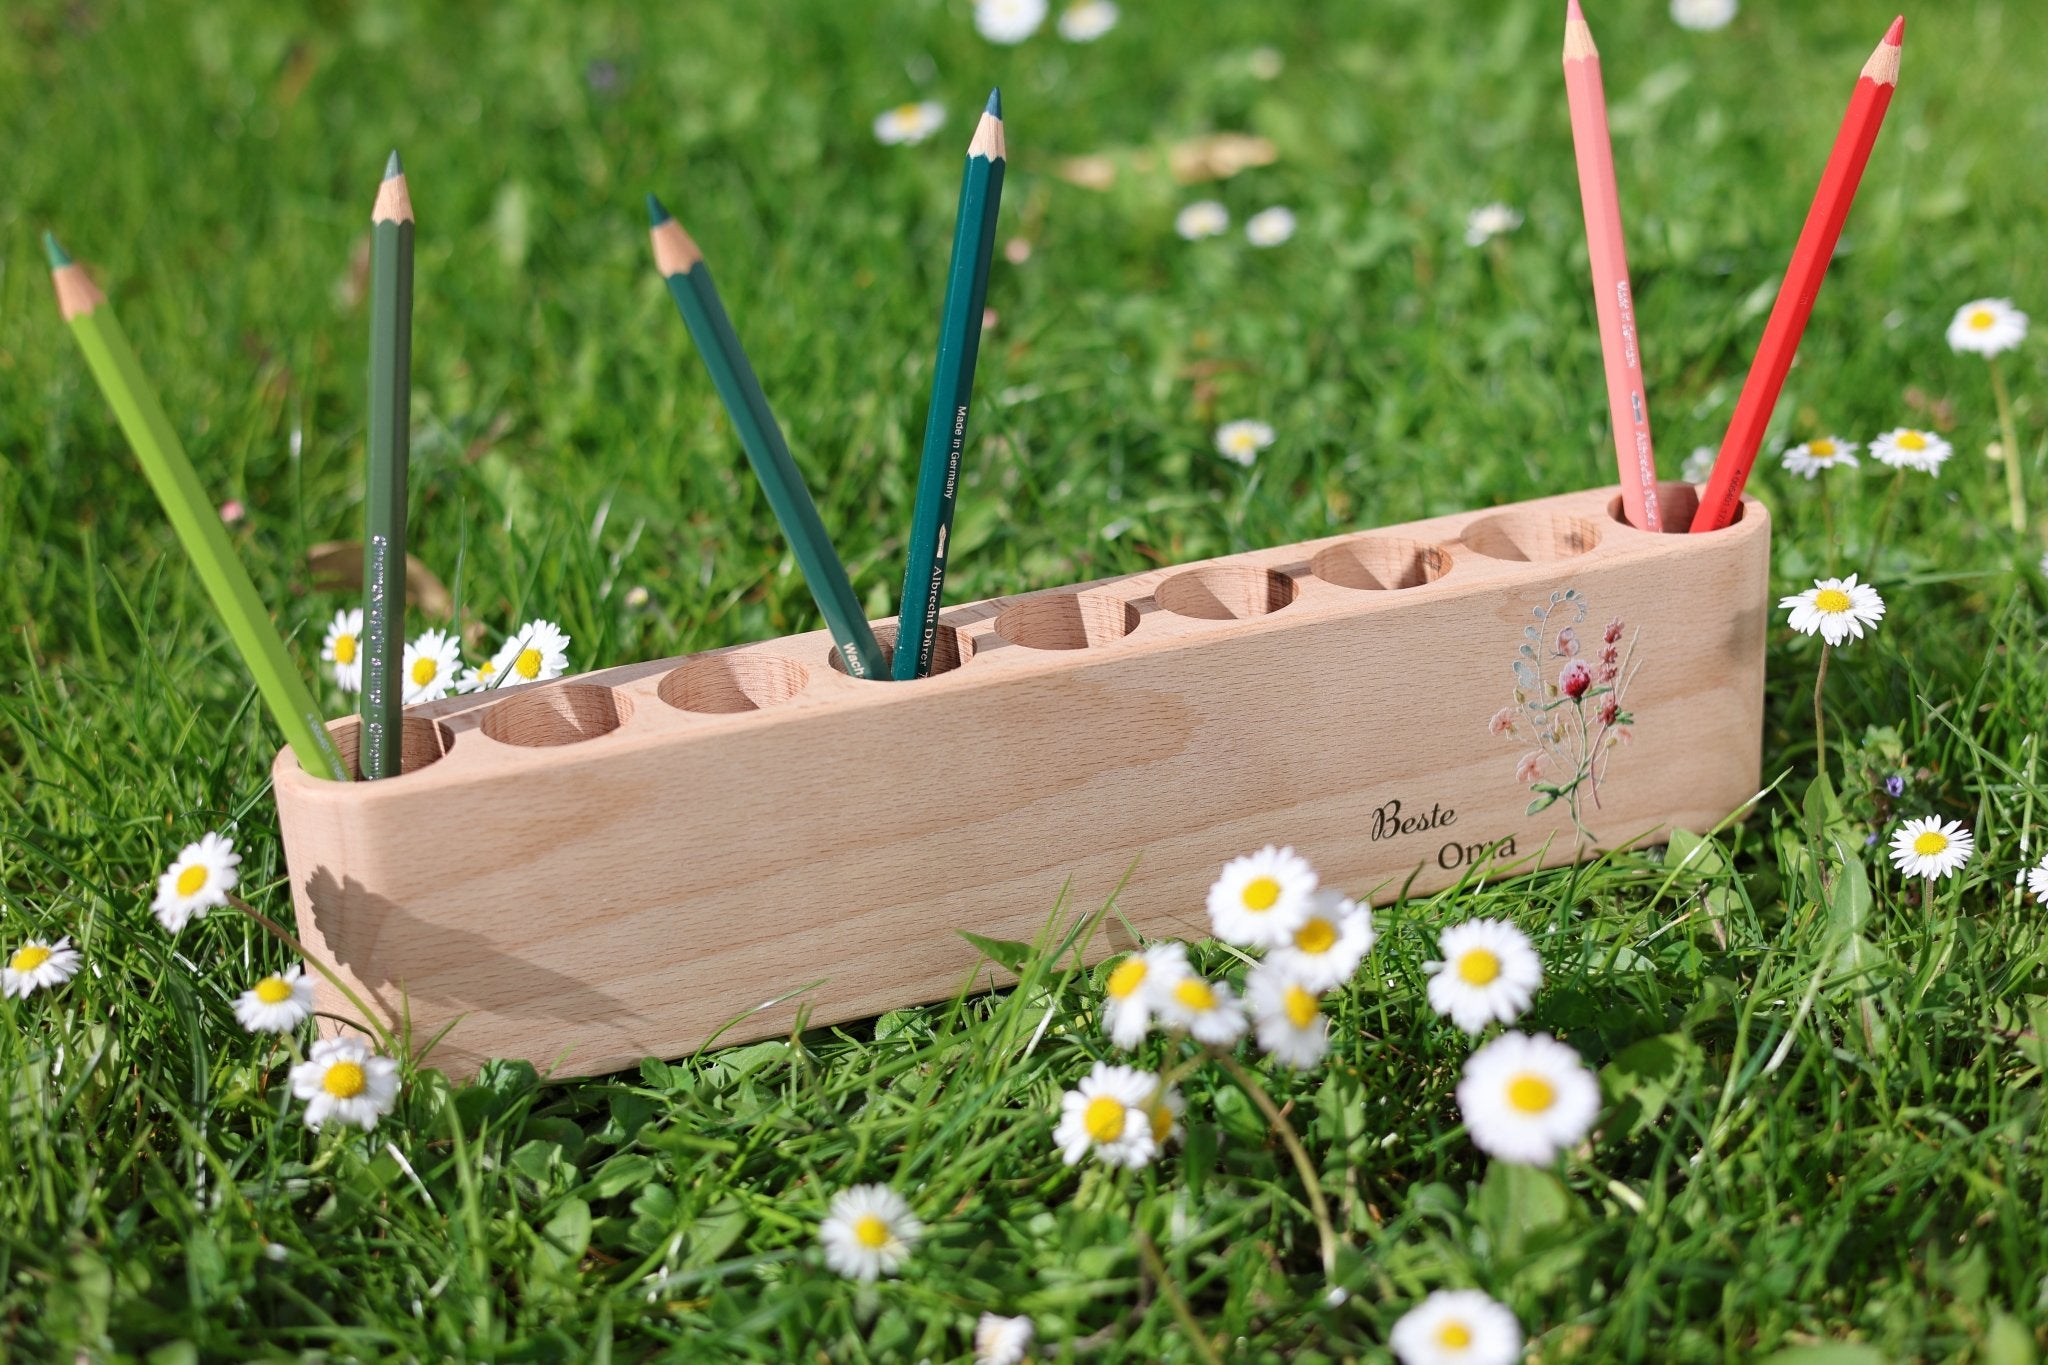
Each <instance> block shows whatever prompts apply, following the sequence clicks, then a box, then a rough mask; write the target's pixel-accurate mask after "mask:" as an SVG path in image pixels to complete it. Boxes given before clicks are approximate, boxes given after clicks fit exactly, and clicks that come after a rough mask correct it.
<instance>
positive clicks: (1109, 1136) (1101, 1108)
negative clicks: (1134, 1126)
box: [1081, 1095, 1124, 1142]
mask: <svg viewBox="0 0 2048 1365" xmlns="http://www.w3.org/2000/svg"><path fill="white" fill-rule="evenodd" d="M1081 1126H1082V1127H1083V1128H1085V1129H1087V1130H1088V1136H1089V1137H1091V1138H1094V1139H1095V1140H1096V1141H1097V1142H1115V1141H1116V1140H1117V1139H1118V1138H1120V1137H1122V1136H1123V1135H1124V1102H1123V1101H1122V1100H1120V1099H1117V1098H1116V1097H1115V1096H1113V1095H1097V1096H1096V1097H1095V1098H1094V1099H1092V1100H1090V1101H1088V1107H1087V1108H1086V1109H1083V1110H1082V1111H1081Z"/></svg>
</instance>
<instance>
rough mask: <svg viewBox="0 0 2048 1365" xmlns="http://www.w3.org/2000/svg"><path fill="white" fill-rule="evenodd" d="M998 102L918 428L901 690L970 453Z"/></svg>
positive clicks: (991, 238)
mask: <svg viewBox="0 0 2048 1365" xmlns="http://www.w3.org/2000/svg"><path fill="white" fill-rule="evenodd" d="M1005 152H1006V149H1005V147H1004V145H1003V93H1002V91H1000V90H993V91H990V92H989V97H988V108H987V109H986V110H985V111H984V112H983V113H982V116H981V122H980V123H979V124H977V125H976V126H975V129H974V140H973V141H971V142H969V143H968V144H967V170H966V173H965V174H964V175H962V177H961V179H960V211H959V214H958V216H957V217H956V218H955V219H954V222H953V263H952V266H951V267H950V268H949V269H948V271H947V272H946V302H945V306H944V308H943V309H941V310H940V313H939V360H938V365H937V367H936V371H935V373H934V374H933V375H932V402H931V407H930V409H929V410H927V411H926V413H925V419H924V457H923V459H922V460H921V461H920V462H919V464H918V470H917V502H916V504H915V505H914V506H913V507H912V509H911V514H910V557H909V561H908V562H907V564H906V565H905V566H904V570H903V597H902V600H901V601H900V602H898V603H897V606H896V610H897V612H898V613H899V614H898V616H897V618H896V658H895V660H894V665H893V667H892V668H891V670H890V671H891V673H892V674H893V675H894V677H895V678H896V679H897V680H898V681H899V682H900V681H903V680H906V679H909V678H922V677H924V676H926V675H927V674H929V673H930V672H931V671H932V640H933V636H934V634H935V631H934V626H935V625H936V623H937V621H938V616H939V603H940V599H941V598H942V597H943V595H944V592H945V587H946V540H947V537H948V536H950V535H951V534H952V528H953V504H954V501H955V499H956V497H957V495H958V493H959V488H960V452H961V451H962V450H963V449H964V448H965V447H966V444H967V409H968V407H969V405H970V404H971V402H972V400H973V397H974V361H975V358H976V356H977V355H978V354H979V353H980V351H981V316H982V310H983V309H984V308H985V307H986V306H987V304H988V262H989V256H990V255H991V254H992V253H993V252H994V250H995V243H996V210H997V209H998V208H999V207H1000V206H1001V204H1002V199H1003V161H1004V157H1005Z"/></svg>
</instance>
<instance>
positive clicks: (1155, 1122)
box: [1152, 1104, 1173, 1147]
mask: <svg viewBox="0 0 2048 1365" xmlns="http://www.w3.org/2000/svg"><path fill="white" fill-rule="evenodd" d="M1172 1136H1173V1110H1171V1109H1169V1108H1167V1107H1166V1106H1165V1105H1163V1104H1155V1105H1153V1106H1152V1141H1153V1144H1154V1145H1155V1146H1159V1147H1164V1146H1165V1145H1166V1140H1167V1139H1168V1138H1170V1137H1172Z"/></svg>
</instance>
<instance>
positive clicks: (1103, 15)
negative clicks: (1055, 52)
mask: <svg viewBox="0 0 2048 1365" xmlns="http://www.w3.org/2000/svg"><path fill="white" fill-rule="evenodd" d="M1120 17H1121V15H1120V14H1119V13H1118V11H1117V7H1116V6H1115V5H1112V4H1110V3H1109V0H1080V3H1079V4H1076V5H1069V6H1067V7H1066V9H1064V10H1062V11H1061V12H1060V22H1059V30H1060V37H1062V38H1065V39H1066V40H1067V41H1068V42H1070V43H1092V42H1094V41H1095V40H1096V39H1097V38H1100V37H1101V36H1102V35H1103V34H1105V33H1107V32H1109V31H1110V30H1111V29H1113V28H1115V27H1116V21H1117V20H1118V19H1119V18H1120Z"/></svg>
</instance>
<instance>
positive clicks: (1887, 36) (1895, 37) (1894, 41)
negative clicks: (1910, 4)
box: [1884, 14, 1906, 47]
mask: <svg viewBox="0 0 2048 1365" xmlns="http://www.w3.org/2000/svg"><path fill="white" fill-rule="evenodd" d="M1884 40H1885V42H1887V43H1889V44H1890V45H1891V46H1893V47H1898V46H1899V45H1901V44H1902V43H1904V42H1905V41H1906V16H1905V15H1903V14H1901V15H1900V16H1899V17H1898V18H1896V19H1894V20H1892V26H1891V27H1890V28H1888V29H1886V30H1885V33H1884Z"/></svg>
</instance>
